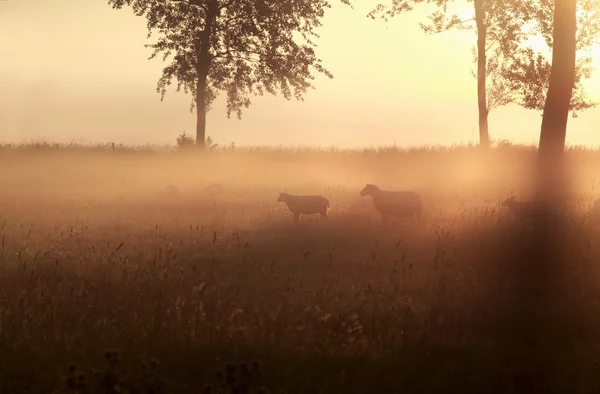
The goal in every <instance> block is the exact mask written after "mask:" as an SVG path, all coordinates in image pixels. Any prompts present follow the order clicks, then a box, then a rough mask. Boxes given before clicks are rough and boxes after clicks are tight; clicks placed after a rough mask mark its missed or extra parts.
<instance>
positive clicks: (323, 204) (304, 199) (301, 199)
mask: <svg viewBox="0 0 600 394" xmlns="http://www.w3.org/2000/svg"><path fill="white" fill-rule="evenodd" d="M286 203H287V206H288V208H289V210H290V211H292V212H294V213H306V214H311V213H320V212H324V211H325V212H326V211H327V206H328V205H329V201H328V200H327V199H326V198H325V197H323V196H290V197H288V200H287V201H286Z"/></svg>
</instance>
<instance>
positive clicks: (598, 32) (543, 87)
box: [502, 0, 600, 117]
mask: <svg viewBox="0 0 600 394" xmlns="http://www.w3.org/2000/svg"><path fill="white" fill-rule="evenodd" d="M554 6H555V2H554V0H537V1H535V2H531V3H529V4H528V12H529V13H530V15H531V18H530V21H531V22H533V23H530V33H529V34H530V35H531V34H536V35H539V36H541V37H542V38H543V39H544V42H545V43H546V45H547V49H548V50H549V52H550V53H553V51H552V43H553V34H554V32H553V27H554V18H555V15H554ZM577 26H578V29H577V35H576V50H577V51H580V53H579V56H578V57H577V60H576V64H575V80H574V87H573V92H572V95H571V100H570V104H569V110H570V111H571V113H572V115H573V117H577V114H578V112H580V111H583V110H586V109H589V108H593V107H595V106H596V105H597V104H596V103H595V102H592V101H590V100H589V98H588V97H587V94H586V92H585V89H584V87H583V84H582V82H583V80H584V79H587V78H590V77H591V74H592V72H593V70H594V69H593V66H592V57H591V55H590V52H591V49H592V46H593V45H594V44H596V43H598V41H599V38H600V2H599V1H598V0H581V1H579V2H578V4H577ZM551 69H552V65H551V63H550V62H549V61H548V59H547V58H546V56H544V55H543V54H542V53H540V52H536V51H534V50H533V49H532V48H531V47H526V46H521V47H520V48H519V49H518V50H517V52H515V53H514V54H513V55H512V56H511V59H510V61H509V63H508V64H507V66H506V67H505V68H504V69H503V70H502V77H503V79H505V80H506V81H507V85H510V87H511V90H512V91H513V92H514V93H515V95H516V97H515V102H517V103H518V104H519V105H521V106H522V107H524V108H527V109H535V110H540V111H542V110H543V109H544V108H545V103H546V92H548V88H549V84H550V75H551Z"/></svg>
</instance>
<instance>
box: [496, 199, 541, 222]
mask: <svg viewBox="0 0 600 394" xmlns="http://www.w3.org/2000/svg"><path fill="white" fill-rule="evenodd" d="M502 206H503V207H507V208H508V209H510V211H511V212H512V213H513V215H515V216H516V217H517V218H519V219H521V220H526V219H539V218H542V217H543V216H544V215H547V214H549V213H550V210H549V206H548V205H546V204H544V202H543V201H517V200H516V199H515V196H512V197H509V198H507V199H506V200H504V202H502Z"/></svg>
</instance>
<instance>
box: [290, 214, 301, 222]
mask: <svg viewBox="0 0 600 394" xmlns="http://www.w3.org/2000/svg"><path fill="white" fill-rule="evenodd" d="M299 217H300V214H299V213H295V214H294V217H293V218H292V222H294V223H298V218H299Z"/></svg>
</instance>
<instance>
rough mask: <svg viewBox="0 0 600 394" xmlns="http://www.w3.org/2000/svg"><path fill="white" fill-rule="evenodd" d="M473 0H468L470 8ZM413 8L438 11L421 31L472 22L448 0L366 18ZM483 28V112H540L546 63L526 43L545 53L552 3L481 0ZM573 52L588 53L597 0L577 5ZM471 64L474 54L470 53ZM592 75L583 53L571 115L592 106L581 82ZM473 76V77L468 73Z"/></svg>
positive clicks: (599, 24) (400, 2) (597, 26)
mask: <svg viewBox="0 0 600 394" xmlns="http://www.w3.org/2000/svg"><path fill="white" fill-rule="evenodd" d="M474 1H475V0H471V1H470V3H472V4H473V2H474ZM418 4H435V5H437V7H438V9H437V10H436V11H434V12H433V13H432V14H431V15H429V17H428V22H427V23H420V25H421V28H422V29H423V31H424V32H426V33H441V32H445V31H448V30H450V29H459V30H475V29H476V26H475V18H474V17H472V18H461V17H460V16H459V15H458V14H453V13H451V12H450V11H449V5H450V4H452V0H391V3H390V4H389V5H388V6H385V5H382V4H379V5H378V6H376V7H375V8H374V9H373V10H372V11H371V12H370V13H369V15H368V16H369V17H370V18H376V17H381V18H382V19H384V20H389V18H391V17H394V16H396V15H398V14H399V13H401V12H405V11H410V10H413V9H414V8H415V6H416V5H418ZM480 4H481V6H482V8H483V10H484V14H485V17H484V25H485V27H486V30H485V31H486V42H487V46H486V57H487V66H486V77H487V78H486V79H487V80H488V83H487V95H488V111H489V110H492V109H493V108H497V107H501V106H503V105H507V104H510V103H513V102H514V103H517V104H519V105H520V106H522V107H524V108H527V109H536V110H542V109H543V107H544V103H545V99H546V92H547V90H548V84H549V78H550V69H551V64H550V63H549V61H548V60H547V58H546V57H545V56H544V55H543V54H542V53H541V52H540V51H536V50H534V49H533V48H532V46H531V45H530V44H528V43H527V40H528V39H529V38H531V37H536V36H537V37H542V38H543V39H544V41H545V42H546V44H547V46H548V49H550V48H552V33H553V26H554V21H553V19H554V15H553V10H554V0H535V1H530V2H519V1H507V0H501V1H497V0H482V1H481V3H480ZM578 7H579V11H578V36H577V49H578V50H579V51H580V52H589V51H590V50H591V47H592V45H594V44H595V43H597V42H598V38H599V37H600V15H599V13H600V1H599V0H579V1H578ZM474 62H475V63H477V53H476V52H475V53H474ZM592 71H593V68H592V64H591V58H590V57H589V55H581V56H580V57H579V59H578V63H577V74H576V83H575V89H574V91H573V97H572V99H571V110H572V111H573V112H572V114H573V116H574V117H576V116H577V112H578V111H582V110H585V109H588V108H592V107H594V106H595V105H596V104H595V103H593V102H591V101H589V100H588V98H587V95H586V93H585V90H584V88H583V85H582V81H583V79H585V78H589V77H590V76H591V73H592ZM474 76H475V74H474Z"/></svg>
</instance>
